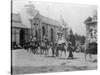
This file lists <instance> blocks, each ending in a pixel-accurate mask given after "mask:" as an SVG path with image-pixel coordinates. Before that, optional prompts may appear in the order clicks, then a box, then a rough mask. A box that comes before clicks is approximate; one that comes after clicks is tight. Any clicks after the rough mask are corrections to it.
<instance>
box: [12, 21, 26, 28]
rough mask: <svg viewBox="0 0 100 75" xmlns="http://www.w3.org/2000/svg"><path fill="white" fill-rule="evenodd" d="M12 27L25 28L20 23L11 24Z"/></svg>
mask: <svg viewBox="0 0 100 75" xmlns="http://www.w3.org/2000/svg"><path fill="white" fill-rule="evenodd" d="M12 27H17V28H27V27H26V26H25V25H23V24H22V23H18V22H12Z"/></svg>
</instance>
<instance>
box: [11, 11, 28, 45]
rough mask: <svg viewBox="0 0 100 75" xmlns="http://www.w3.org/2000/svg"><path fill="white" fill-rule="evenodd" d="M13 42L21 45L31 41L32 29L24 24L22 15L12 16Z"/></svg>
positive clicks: (13, 14)
mask: <svg viewBox="0 0 100 75" xmlns="http://www.w3.org/2000/svg"><path fill="white" fill-rule="evenodd" d="M11 33H12V34H11V38H12V39H11V42H12V44H13V43H16V44H17V45H20V43H22V42H25V41H27V40H28V39H30V28H28V27H26V26H25V25H23V24H22V21H21V16H20V14H15V13H12V14H11Z"/></svg>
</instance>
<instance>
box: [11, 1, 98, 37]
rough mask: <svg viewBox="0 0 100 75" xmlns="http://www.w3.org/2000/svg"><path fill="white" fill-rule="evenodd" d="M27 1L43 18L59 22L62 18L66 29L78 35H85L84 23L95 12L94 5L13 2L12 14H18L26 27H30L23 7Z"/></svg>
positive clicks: (95, 7)
mask: <svg viewBox="0 0 100 75" xmlns="http://www.w3.org/2000/svg"><path fill="white" fill-rule="evenodd" d="M29 1H31V2H32V4H33V5H34V6H35V9H36V10H38V11H39V12H40V14H41V15H43V16H46V17H49V18H51V19H54V20H57V21H60V17H61V16H62V17H63V19H64V21H65V22H66V23H67V25H68V27H70V28H71V29H72V30H73V32H74V33H77V34H80V35H85V34H86V28H85V24H84V21H85V20H86V19H87V17H89V16H92V15H93V14H94V13H95V11H96V10H97V6H95V5H86V4H68V3H54V2H43V1H42V2H36V1H32V0H13V5H12V6H13V7H12V8H13V13H20V14H21V17H22V21H23V24H25V25H26V26H30V22H29V19H28V14H27V13H26V11H25V10H26V8H25V7H24V6H25V5H27V4H28V3H29Z"/></svg>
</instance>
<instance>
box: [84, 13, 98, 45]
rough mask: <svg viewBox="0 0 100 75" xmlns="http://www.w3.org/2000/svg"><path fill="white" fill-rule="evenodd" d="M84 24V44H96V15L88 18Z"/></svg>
mask: <svg viewBox="0 0 100 75" xmlns="http://www.w3.org/2000/svg"><path fill="white" fill-rule="evenodd" d="M84 23H85V24H86V43H92V42H96V43H97V14H95V15H93V16H92V17H88V18H87V19H86V20H85V22H84Z"/></svg>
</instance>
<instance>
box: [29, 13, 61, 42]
mask: <svg viewBox="0 0 100 75" xmlns="http://www.w3.org/2000/svg"><path fill="white" fill-rule="evenodd" d="M30 22H31V27H32V33H33V36H34V37H36V38H37V40H42V39H44V38H47V39H48V40H49V41H53V42H55V41H56V37H57V30H58V28H59V27H60V23H59V22H58V21H56V20H53V19H50V18H48V17H45V16H42V15H41V14H40V13H39V12H38V13H37V14H36V15H35V16H34V18H33V19H31V20H30Z"/></svg>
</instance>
